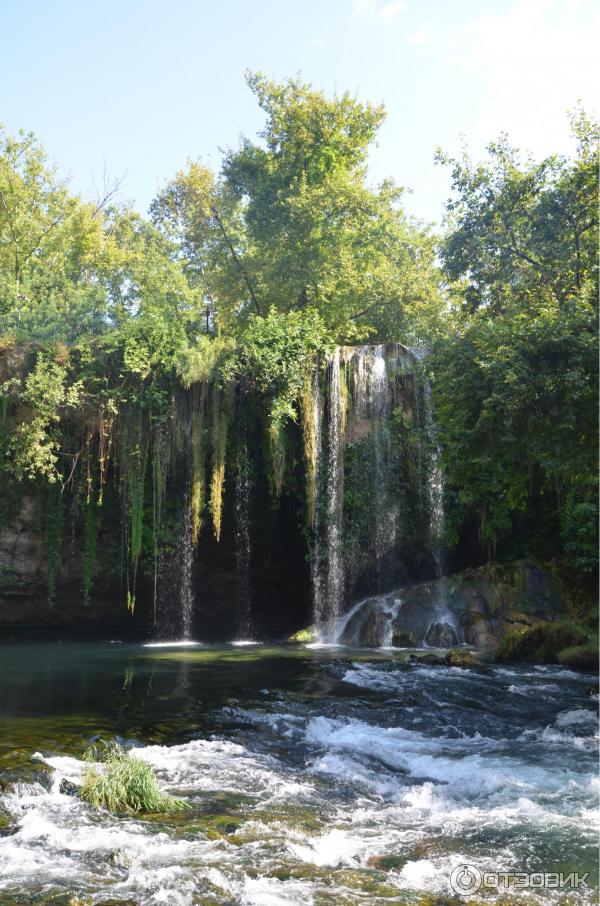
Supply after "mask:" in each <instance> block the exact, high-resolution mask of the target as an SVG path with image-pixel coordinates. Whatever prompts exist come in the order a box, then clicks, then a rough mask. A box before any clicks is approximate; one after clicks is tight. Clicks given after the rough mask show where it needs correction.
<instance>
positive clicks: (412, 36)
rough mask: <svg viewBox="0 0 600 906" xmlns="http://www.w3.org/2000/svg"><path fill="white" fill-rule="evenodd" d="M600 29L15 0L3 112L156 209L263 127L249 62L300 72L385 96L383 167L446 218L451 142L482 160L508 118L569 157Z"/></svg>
mask: <svg viewBox="0 0 600 906" xmlns="http://www.w3.org/2000/svg"><path fill="white" fill-rule="evenodd" d="M599 26H600V3H598V2H597V0H220V2H208V0H168V2H167V0H160V2H159V0H102V2H92V0H0V49H1V50H0V122H2V123H4V125H5V127H6V128H7V130H8V131H9V132H16V131H17V130H18V129H20V128H24V129H26V130H32V131H33V132H35V133H36V135H37V136H38V138H39V139H40V140H41V141H42V143H43V144H44V146H45V147H46V149H47V152H48V154H49V156H50V158H51V159H52V160H53V161H55V162H56V163H57V164H59V167H60V172H61V173H62V174H63V175H64V176H66V177H68V178H69V179H70V181H71V187H72V189H73V190H74V191H76V192H79V193H81V194H82V195H84V197H93V196H94V193H95V189H94V186H95V185H96V186H97V185H99V184H100V183H101V181H102V173H103V171H104V170H105V169H106V170H107V171H108V172H109V173H111V174H112V175H113V176H116V177H123V176H124V181H123V184H122V188H121V194H122V197H124V198H125V199H128V200H131V201H132V202H133V204H134V205H135V207H136V208H137V209H138V210H141V211H146V210H147V208H148V205H149V203H150V201H151V199H152V198H153V197H154V196H155V195H156V193H157V192H158V191H159V190H160V188H161V186H163V185H164V184H165V182H166V181H167V180H168V179H169V178H170V177H172V176H173V175H174V174H175V172H176V171H177V170H178V169H180V168H181V167H183V166H185V163H186V161H187V160H188V159H200V160H202V161H203V162H204V163H205V164H208V165H211V166H212V167H214V168H215V169H218V167H219V164H220V160H221V150H220V149H226V148H230V147H235V146H237V144H238V142H239V139H240V136H241V135H242V134H243V135H246V136H248V137H254V136H255V135H256V132H257V131H258V130H260V128H261V126H262V124H263V122H264V121H263V116H262V112H261V111H260V109H259V108H258V106H257V104H256V101H255V98H254V97H253V95H252V94H251V92H250V91H249V89H248V87H247V85H246V84H245V81H244V72H245V71H246V70H247V69H251V70H261V71H263V72H264V73H266V74H267V75H268V76H269V77H272V78H275V79H277V80H283V79H285V78H288V77H290V76H295V75H297V74H299V73H300V74H301V75H302V78H303V79H304V80H305V81H308V82H310V83H311V84H312V85H313V86H314V87H315V88H318V89H322V90H323V91H325V92H326V93H328V94H332V93H333V92H334V91H336V90H337V91H338V92H343V91H346V90H347V91H350V92H351V93H352V94H353V95H356V96H357V97H358V98H359V99H360V100H363V101H367V100H370V101H373V102H376V103H381V102H383V103H384V104H385V107H386V109H387V111H388V117H387V120H386V122H385V124H384V126H383V127H382V129H381V131H380V134H379V137H378V146H377V147H376V148H375V149H374V150H373V153H372V155H371V159H370V179H371V180H372V181H373V182H374V183H376V182H377V181H380V180H381V179H383V178H385V177H388V176H391V177H393V178H394V179H395V180H396V182H397V183H398V184H400V185H402V186H405V187H406V188H407V189H409V190H410V194H408V195H407V196H406V199H405V207H406V209H407V210H408V211H409V213H410V214H412V215H413V216H415V217H418V218H420V219H422V220H425V221H427V222H432V223H439V222H440V220H441V217H442V213H443V203H444V201H445V200H446V198H447V197H448V194H449V188H450V180H449V173H448V171H447V170H446V169H444V168H441V167H439V166H436V165H435V164H434V150H435V148H436V146H438V145H439V146H441V147H442V149H443V150H444V151H446V152H448V153H450V154H456V153H458V152H459V151H460V147H461V141H462V140H464V141H466V143H467V146H468V148H469V150H470V152H471V153H472V154H473V155H474V156H475V157H476V158H481V157H482V156H483V155H484V152H485V146H486V144H487V143H488V142H490V141H492V140H494V139H496V138H497V137H498V135H499V134H500V133H501V132H503V131H505V132H508V134H509V136H510V138H511V140H512V141H513V143H514V144H516V145H518V146H519V147H521V148H523V149H527V150H529V151H531V152H532V153H533V154H534V155H535V156H537V157H540V156H544V155H548V154H551V153H555V152H560V153H569V151H570V150H571V147H572V146H571V139H570V135H569V124H568V118H567V110H568V109H570V108H572V107H573V106H574V104H575V103H576V102H577V101H578V100H580V101H581V102H582V103H583V105H584V107H585V108H586V109H587V110H588V111H590V112H593V111H597V110H598V108H599V106H600V104H599V98H598V86H599V85H600V67H599V61H600V54H599V53H598V46H599V38H600V27H599Z"/></svg>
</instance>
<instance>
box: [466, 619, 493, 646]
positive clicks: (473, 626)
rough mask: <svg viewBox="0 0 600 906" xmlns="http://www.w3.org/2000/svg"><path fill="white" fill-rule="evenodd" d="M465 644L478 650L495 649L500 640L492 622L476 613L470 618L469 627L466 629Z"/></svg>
mask: <svg viewBox="0 0 600 906" xmlns="http://www.w3.org/2000/svg"><path fill="white" fill-rule="evenodd" d="M465 642H467V644H468V645H474V646H475V647H476V648H485V649H493V648H495V647H496V646H497V644H498V638H497V635H496V633H495V632H494V628H493V626H492V623H491V621H490V620H488V619H486V617H484V616H483V615H482V614H480V613H475V614H471V615H470V617H469V625H467V626H466V627H465Z"/></svg>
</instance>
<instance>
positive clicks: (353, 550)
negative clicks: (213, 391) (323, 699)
mask: <svg viewBox="0 0 600 906" xmlns="http://www.w3.org/2000/svg"><path fill="white" fill-rule="evenodd" d="M425 354H426V351H425V350H423V349H409V348H407V347H405V346H402V345H400V344H397V345H395V346H391V345H390V346H383V345H375V346H360V347H342V348H341V349H339V350H336V352H335V353H334V354H333V355H332V356H331V357H330V359H329V361H328V364H327V372H326V381H325V398H324V400H323V401H321V398H320V390H319V384H318V380H317V379H316V378H315V380H314V381H313V399H312V406H313V408H312V417H313V422H312V437H313V438H314V439H315V441H316V449H317V465H316V468H315V469H314V470H313V471H314V473H315V475H316V478H315V482H316V487H317V490H318V492H319V494H320V496H321V502H320V505H317V506H316V507H315V512H314V520H313V526H312V527H313V550H312V553H313V558H312V562H313V594H314V608H313V614H314V621H315V623H316V624H317V625H319V628H320V638H321V640H322V641H324V642H327V643H334V642H337V641H339V640H340V639H341V638H342V637H343V636H344V632H345V629H344V627H345V626H346V623H347V622H348V620H347V618H348V616H349V613H351V614H352V615H353V622H352V626H351V627H350V629H352V631H353V632H354V629H356V633H355V637H356V638H358V637H359V635H360V632H359V631H358V629H357V628H356V627H358V625H359V624H360V622H361V619H362V617H361V613H362V614H364V618H365V620H367V619H369V620H371V624H370V628H369V629H368V632H369V633H370V636H371V637H373V638H375V637H378V635H379V634H381V632H382V633H383V635H382V639H383V642H382V643H383V644H387V645H390V644H391V638H392V628H391V627H392V620H390V622H389V624H386V623H385V619H387V615H388V614H389V613H390V608H391V607H392V605H393V602H394V601H395V600H398V599H397V598H392V599H391V601H392V604H390V595H389V592H390V590H391V589H392V588H394V587H395V586H398V584H400V583H399V582H398V579H399V578H400V580H401V581H402V578H403V575H405V574H403V573H402V571H400V572H398V571H397V567H398V564H399V565H400V570H402V569H403V565H402V557H403V553H402V551H403V547H402V545H403V544H407V545H410V544H411V543H412V544H415V543H418V544H420V545H421V548H420V549H421V550H422V551H423V552H425V551H426V550H429V551H430V552H431V557H432V559H433V565H434V573H435V578H436V579H437V580H440V581H439V588H440V593H439V597H438V600H437V602H436V604H435V607H434V608H433V609H432V610H430V611H429V613H430V628H431V633H428V632H427V626H425V628H424V630H423V635H422V636H419V639H418V640H416V641H420V642H421V643H424V642H425V637H426V636H427V635H429V638H438V637H440V635H443V634H444V633H445V636H444V637H446V638H447V637H448V635H449V634H450V635H453V636H454V637H455V638H458V639H460V638H461V637H462V633H461V631H460V627H458V625H457V623H456V619H455V617H454V615H453V614H452V613H451V612H450V610H449V608H448V603H447V593H446V588H445V584H444V582H443V576H444V556H443V531H444V481H443V472H442V466H441V451H440V446H439V442H438V437H437V429H436V424H435V419H434V416H433V410H432V405H431V386H430V384H429V381H428V379H427V376H426V375H425V374H424V370H423V368H422V367H421V363H422V360H423V358H424V356H425ZM398 436H399V437H400V438H405V441H404V443H403V442H402V441H400V443H398V441H397V440H395V439H394V438H397V437H398ZM405 450H406V453H407V455H405V453H404V452H403V451H405ZM411 450H412V453H411ZM410 457H416V461H415V459H413V460H412V462H413V465H411V461H410ZM349 463H350V465H349ZM415 465H416V468H415ZM348 469H350V472H348ZM400 472H401V473H402V475H400ZM346 484H347V487H348V489H347V491H346V498H347V506H348V507H349V509H348V511H347V512H345V508H344V487H345V485H346ZM419 501H420V502H419ZM405 538H406V541H405V540H404V539H405ZM415 539H420V540H419V541H418V542H416V541H415ZM357 580H358V581H360V582H362V585H356V582H357ZM404 581H406V580H404ZM355 586H356V587H360V588H361V589H364V591H367V593H368V591H369V590H371V591H372V593H374V595H375V597H371V598H366V599H365V601H366V603H367V604H368V606H366V607H365V606H364V607H363V609H362V611H361V608H360V607H358V609H357V610H356V612H355V609H354V608H356V605H354V607H353V608H351V610H350V611H349V612H348V613H344V603H345V602H344V596H345V593H347V592H351V590H352V588H353V587H355ZM364 591H362V593H363V594H364ZM386 592H388V594H387V595H386V594H385V593H386ZM395 594H397V592H396V593H395ZM378 595H380V596H381V597H377V596H378ZM393 619H395V617H393ZM355 623H356V627H354V624H355ZM375 623H378V625H379V629H374V626H375ZM353 627H354V628H353ZM363 634H364V633H363Z"/></svg>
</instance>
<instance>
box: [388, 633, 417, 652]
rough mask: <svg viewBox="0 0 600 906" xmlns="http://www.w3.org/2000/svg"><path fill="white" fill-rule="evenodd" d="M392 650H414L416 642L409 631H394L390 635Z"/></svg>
mask: <svg viewBox="0 0 600 906" xmlns="http://www.w3.org/2000/svg"><path fill="white" fill-rule="evenodd" d="M392 645H393V646H394V648H416V645H417V643H416V640H415V637H414V635H413V634H412V632H411V631H410V629H395V630H394V631H393V633H392Z"/></svg>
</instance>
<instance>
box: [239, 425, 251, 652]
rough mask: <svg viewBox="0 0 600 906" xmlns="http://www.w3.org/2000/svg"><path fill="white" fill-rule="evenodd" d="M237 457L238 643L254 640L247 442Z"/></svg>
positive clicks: (243, 444) (242, 444)
mask: <svg viewBox="0 0 600 906" xmlns="http://www.w3.org/2000/svg"><path fill="white" fill-rule="evenodd" d="M243 433H244V438H243V440H242V442H241V443H240V447H239V450H238V454H237V463H236V476H235V565H236V573H237V578H238V617H237V620H238V625H237V638H238V640H249V639H251V638H252V634H253V632H252V612H251V606H250V605H251V598H250V557H251V553H252V551H251V546H250V515H249V513H250V463H249V457H248V444H247V442H246V438H245V430H244V432H243Z"/></svg>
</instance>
